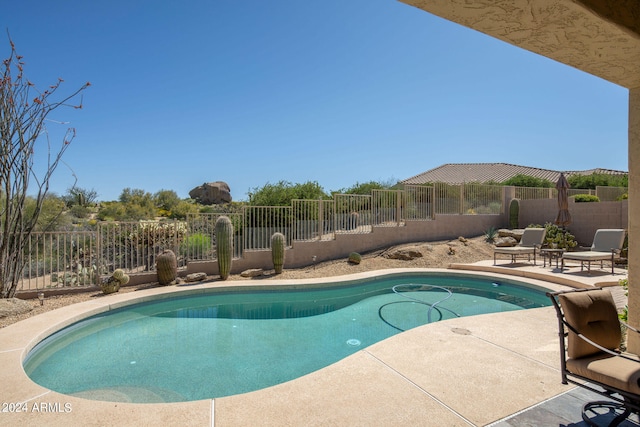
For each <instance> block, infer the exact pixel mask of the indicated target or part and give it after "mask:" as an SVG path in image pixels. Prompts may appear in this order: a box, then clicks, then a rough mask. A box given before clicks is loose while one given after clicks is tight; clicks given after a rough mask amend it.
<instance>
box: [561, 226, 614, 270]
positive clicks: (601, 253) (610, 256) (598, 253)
mask: <svg viewBox="0 0 640 427" xmlns="http://www.w3.org/2000/svg"><path fill="white" fill-rule="evenodd" d="M625 233H626V232H625V230H623V229H619V228H615V229H609V228H602V229H600V230H597V231H596V234H595V236H593V244H592V245H591V250H590V251H582V252H565V253H563V254H562V267H561V270H560V271H563V270H564V262H565V260H573V261H580V271H583V270H584V264H585V263H587V271H589V272H590V271H591V263H592V262H594V261H600V268H601V269H602V268H603V267H604V265H603V262H604V261H609V262H611V274H614V272H613V271H614V270H613V269H614V267H615V259H616V258H618V257H619V256H620V250H621V249H622V245H623V244H624V236H625Z"/></svg>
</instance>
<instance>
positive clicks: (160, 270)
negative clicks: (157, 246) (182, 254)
mask: <svg viewBox="0 0 640 427" xmlns="http://www.w3.org/2000/svg"><path fill="white" fill-rule="evenodd" d="M156 274H157V275H158V283H160V284H161V285H162V286H166V285H168V284H169V283H171V282H173V281H174V280H176V277H178V260H177V259H176V254H174V253H173V251H171V250H169V249H165V250H164V251H163V252H162V253H161V254H160V255H158V257H157V258H156Z"/></svg>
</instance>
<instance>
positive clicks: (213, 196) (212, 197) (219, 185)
mask: <svg viewBox="0 0 640 427" xmlns="http://www.w3.org/2000/svg"><path fill="white" fill-rule="evenodd" d="M189 197H191V198H192V199H194V200H195V201H197V202H198V203H200V204H203V205H221V204H223V203H231V190H230V189H229V185H228V184H227V183H226V182H224V181H216V182H205V183H204V184H202V185H199V186H197V187H196V188H194V189H193V190H191V191H189Z"/></svg>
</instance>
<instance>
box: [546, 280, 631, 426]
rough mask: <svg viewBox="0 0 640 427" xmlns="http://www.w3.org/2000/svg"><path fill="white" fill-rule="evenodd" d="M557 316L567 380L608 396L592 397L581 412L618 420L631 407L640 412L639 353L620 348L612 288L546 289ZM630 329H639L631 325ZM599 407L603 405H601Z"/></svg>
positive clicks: (614, 422)
mask: <svg viewBox="0 0 640 427" xmlns="http://www.w3.org/2000/svg"><path fill="white" fill-rule="evenodd" d="M547 296H549V298H551V301H552V302H553V306H554V307H555V309H556V313H557V316H558V327H559V337H560V370H561V375H562V383H563V384H568V383H571V384H575V385H577V386H580V387H583V388H586V389H588V390H590V391H593V392H595V393H598V394H600V395H602V396H604V397H606V398H608V399H610V400H606V401H605V400H602V401H596V402H589V403H587V404H585V405H584V406H583V408H582V418H583V419H584V421H585V422H586V423H587V424H589V425H596V424H595V423H594V422H593V419H592V418H590V417H589V415H590V414H595V415H596V416H597V417H601V416H602V415H603V413H602V410H605V411H606V412H605V414H606V413H610V414H611V415H615V418H614V419H613V420H612V422H611V424H610V425H611V426H617V425H618V424H619V423H621V422H622V421H624V420H625V419H626V418H627V417H628V416H629V415H630V414H631V413H632V412H633V413H636V414H638V413H640V359H639V358H638V355H636V354H632V353H628V352H621V351H620V345H621V329H620V324H621V323H622V322H620V320H619V319H618V312H617V309H616V305H615V302H614V300H613V297H612V295H611V292H610V291H609V290H607V289H602V288H589V289H572V290H569V291H560V292H548V293H547ZM625 326H627V328H628V329H627V330H628V331H629V332H628V333H631V332H634V333H638V331H637V330H636V329H634V328H631V327H630V326H628V325H625ZM598 408H600V411H599V410H598Z"/></svg>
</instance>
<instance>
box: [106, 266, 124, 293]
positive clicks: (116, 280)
mask: <svg viewBox="0 0 640 427" xmlns="http://www.w3.org/2000/svg"><path fill="white" fill-rule="evenodd" d="M127 283H129V275H127V274H125V273H124V270H122V269H120V268H118V269H116V270H115V271H114V272H113V274H112V275H111V277H109V278H108V279H107V281H106V282H103V283H101V284H100V288H101V289H102V293H104V294H112V293H114V292H118V291H119V290H120V286H124V285H126V284H127Z"/></svg>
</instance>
